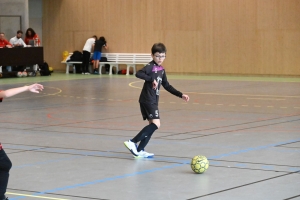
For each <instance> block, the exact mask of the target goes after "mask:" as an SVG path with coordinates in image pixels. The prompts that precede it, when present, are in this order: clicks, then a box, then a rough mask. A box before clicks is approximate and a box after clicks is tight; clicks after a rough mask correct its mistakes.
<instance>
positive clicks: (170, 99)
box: [0, 73, 300, 200]
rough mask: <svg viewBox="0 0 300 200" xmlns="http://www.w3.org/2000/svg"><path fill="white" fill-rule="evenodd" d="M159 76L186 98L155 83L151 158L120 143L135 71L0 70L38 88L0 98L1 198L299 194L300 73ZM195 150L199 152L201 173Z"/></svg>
mask: <svg viewBox="0 0 300 200" xmlns="http://www.w3.org/2000/svg"><path fill="white" fill-rule="evenodd" d="M168 78H169V81H170V83H171V84H172V85H173V86H174V87H175V88H177V89H178V90H180V91H182V92H183V93H185V94H188V95H189V96H190V98H191V100H190V102H188V103H185V102H183V101H182V100H181V99H179V98H177V97H175V96H173V95H171V94H169V93H167V92H166V91H161V96H160V115H161V124H162V125H161V128H160V129H159V130H157V131H156V132H155V133H154V135H153V137H152V139H151V141H150V143H149V145H148V146H147V148H146V151H148V152H152V153H155V157H154V158H151V159H135V158H133V156H132V155H131V154H130V153H129V151H128V150H127V149H126V148H125V146H124V144H123V142H124V141H125V140H128V139H131V138H132V137H133V136H135V134H137V132H138V131H139V130H140V129H142V128H143V127H144V126H145V125H146V124H147V123H146V122H145V121H142V117H141V115H140V111H139V104H138V97H139V94H140V90H141V87H142V84H143V81H142V80H140V79H137V78H135V76H132V75H131V76H125V75H112V76H109V75H102V76H97V75H80V74H78V75H74V74H69V75H66V74H63V73H54V74H53V75H52V76H51V77H35V78H32V77H31V78H30V77H28V78H11V79H0V84H1V89H2V90H3V89H8V88H12V87H17V86H22V85H24V84H30V83H34V82H39V83H42V84H43V85H44V86H45V90H44V91H43V92H42V93H40V94H29V93H23V94H20V95H17V96H15V97H12V98H8V99H5V100H4V101H3V102H2V103H1V104H0V105H1V113H0V117H1V121H0V127H1V135H0V136H1V137H0V141H1V142H2V144H3V146H4V148H5V150H6V152H7V154H8V156H9V157H10V159H11V160H12V162H13V168H12V169H11V172H10V180H9V185H8V191H7V196H8V197H9V198H10V200H17V199H24V200H29V199H31V200H42V199H43V200H45V199H46V200H47V199H52V200H53V199H55V200H66V199H72V200H85V199H99V200H100V199H110V200H186V199H201V200H217V199H220V200H242V199H243V200H248V199H249V200H260V199H261V200H287V199H293V200H296V199H300V78H270V77H269V78H268V77H265V78H259V77H256V78H255V77H233V76H232V77H222V76H219V77H215V76H175V75H169V76H168ZM195 155H205V156H206V157H207V158H208V159H209V161H210V166H209V169H208V170H207V171H206V172H205V173H204V174H195V173H194V172H193V171H192V170H191V168H190V161H191V159H192V157H194V156H195Z"/></svg>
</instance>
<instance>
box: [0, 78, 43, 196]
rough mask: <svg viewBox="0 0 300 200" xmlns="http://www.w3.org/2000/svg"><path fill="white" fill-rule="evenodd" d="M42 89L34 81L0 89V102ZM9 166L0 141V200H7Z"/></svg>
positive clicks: (41, 86)
mask: <svg viewBox="0 0 300 200" xmlns="http://www.w3.org/2000/svg"><path fill="white" fill-rule="evenodd" d="M43 89H44V87H43V85H40V84H37V83H36V84H32V85H29V86H23V87H18V88H12V89H8V90H5V91H0V102H2V99H3V98H7V97H11V96H14V95H16V94H19V93H22V92H27V91H29V92H33V93H39V92H40V91H42V90H43ZM11 167H12V163H11V161H10V159H9V158H8V156H7V155H6V153H5V151H4V150H3V147H2V145H1V143H0V200H8V198H7V197H6V196H5V193H6V188H7V184H8V177H9V170H10V168H11Z"/></svg>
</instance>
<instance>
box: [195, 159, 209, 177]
mask: <svg viewBox="0 0 300 200" xmlns="http://www.w3.org/2000/svg"><path fill="white" fill-rule="evenodd" d="M208 166H209V162H208V160H207V158H206V157H205V156H201V155H198V156H195V157H194V158H193V159H192V161H191V168H192V170H193V171H194V172H195V173H197V174H202V173H204V172H205V171H206V170H207V169H208Z"/></svg>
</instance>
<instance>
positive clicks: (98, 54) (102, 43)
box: [93, 36, 108, 74]
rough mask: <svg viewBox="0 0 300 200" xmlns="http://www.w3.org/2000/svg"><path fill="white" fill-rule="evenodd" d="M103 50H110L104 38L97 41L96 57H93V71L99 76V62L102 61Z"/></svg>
mask: <svg viewBox="0 0 300 200" xmlns="http://www.w3.org/2000/svg"><path fill="white" fill-rule="evenodd" d="M102 48H104V49H108V45H107V42H106V40H105V38H104V37H103V36H101V37H100V38H99V40H96V42H95V47H94V55H93V60H94V63H93V69H94V74H98V68H99V61H100V59H101V54H102Z"/></svg>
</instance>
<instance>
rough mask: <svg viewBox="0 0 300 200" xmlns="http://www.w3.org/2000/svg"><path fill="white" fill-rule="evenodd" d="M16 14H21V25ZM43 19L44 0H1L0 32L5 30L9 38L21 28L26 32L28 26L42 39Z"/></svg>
mask: <svg viewBox="0 0 300 200" xmlns="http://www.w3.org/2000/svg"><path fill="white" fill-rule="evenodd" d="M1 16H2V17H1ZM16 16H21V27H20V25H19V24H20V22H19V17H16ZM42 19H43V1H42V0H0V32H4V33H5V35H6V38H7V39H8V40H9V39H10V38H12V37H14V36H15V35H16V33H17V31H18V30H19V29H21V30H22V31H23V32H24V34H25V31H26V30H27V28H29V27H31V28H33V30H35V32H36V33H37V34H38V35H39V37H40V39H41V41H42V39H43V32H42V30H43V29H42V27H43V24H42ZM24 34H23V38H24Z"/></svg>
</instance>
